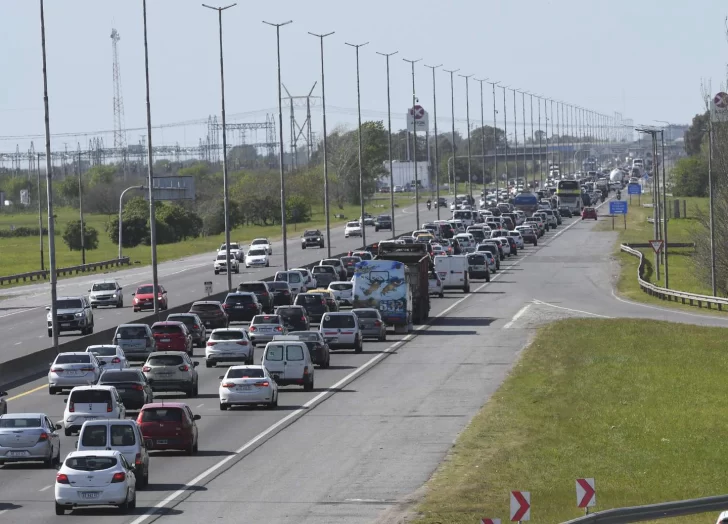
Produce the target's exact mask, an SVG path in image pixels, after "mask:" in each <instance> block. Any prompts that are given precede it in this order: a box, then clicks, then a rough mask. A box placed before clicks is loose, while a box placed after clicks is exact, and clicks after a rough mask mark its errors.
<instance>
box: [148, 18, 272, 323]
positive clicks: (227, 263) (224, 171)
mask: <svg viewBox="0 0 728 524" xmlns="http://www.w3.org/2000/svg"><path fill="white" fill-rule="evenodd" d="M236 5H237V4H231V5H228V6H226V7H211V6H209V5H206V4H202V6H203V7H207V8H208V9H212V10H214V11H217V23H218V27H219V33H220V103H221V107H222V186H223V195H224V196H223V208H224V209H223V212H224V213H225V274H226V275H227V288H228V291H230V290H232V288H233V281H232V274H231V273H232V271H231V270H230V188H229V187H228V186H229V184H228V167H227V130H226V128H225V126H226V123H225V67H224V62H223V52H222V12H223V11H225V10H226V9H230V8H231V7H234V6H236ZM278 84H279V87H278V92H279V99H280V82H279V83H278ZM279 115H280V113H279ZM278 127H279V129H282V125H279V126H278ZM281 147H282V146H281ZM150 151H151V148H150ZM150 154H151V153H150ZM282 157H283V149H282V148H281V158H282ZM149 164H150V166H151V160H150V162H149ZM150 169H151V168H150ZM149 185H150V189H149V194H150V195H151V194H152V189H151V180H150V183H149ZM282 189H283V188H281V190H282ZM150 200H151V198H150ZM281 205H282V206H283V205H284V204H281ZM285 230H286V228H285V225H284V226H283V231H284V235H285ZM285 248H286V239H285V236H284V238H283V249H284V250H285ZM155 285H156V282H155ZM154 296H155V297H156V296H157V295H156V293H155V295H154ZM156 304H157V303H156V302H155V303H154V309H155V311H156V308H157V305H156Z"/></svg>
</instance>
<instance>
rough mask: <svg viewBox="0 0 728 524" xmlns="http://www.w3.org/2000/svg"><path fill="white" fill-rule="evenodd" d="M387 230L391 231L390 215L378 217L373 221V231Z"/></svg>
mask: <svg viewBox="0 0 728 524" xmlns="http://www.w3.org/2000/svg"><path fill="white" fill-rule="evenodd" d="M380 229H387V230H389V231H392V217H391V216H390V215H379V216H378V217H377V219H376V220H375V221H374V231H379V230H380Z"/></svg>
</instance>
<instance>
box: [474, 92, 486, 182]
mask: <svg viewBox="0 0 728 524" xmlns="http://www.w3.org/2000/svg"><path fill="white" fill-rule="evenodd" d="M487 80H488V79H487V78H483V79H482V80H481V79H480V78H476V79H475V81H476V82H479V83H480V153H481V154H482V155H483V158H482V164H481V168H482V169H481V171H482V177H483V196H485V112H484V109H483V82H486V81H487Z"/></svg>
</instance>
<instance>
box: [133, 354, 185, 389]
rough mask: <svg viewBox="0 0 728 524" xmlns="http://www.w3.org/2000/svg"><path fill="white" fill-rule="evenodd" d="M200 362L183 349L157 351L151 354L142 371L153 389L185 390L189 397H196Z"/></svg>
mask: <svg viewBox="0 0 728 524" xmlns="http://www.w3.org/2000/svg"><path fill="white" fill-rule="evenodd" d="M198 364H199V362H192V360H191V359H190V357H189V355H187V353H184V352H182V351H157V352H155V353H152V354H151V355H149V358H148V359H147V361H146V362H145V363H144V367H142V373H144V376H145V377H147V381H148V382H149V385H150V386H151V388H152V391H155V392H156V391H183V392H184V393H185V394H186V395H187V396H188V397H196V396H197V392H198V391H197V390H198V384H199V378H198V375H197V365H198Z"/></svg>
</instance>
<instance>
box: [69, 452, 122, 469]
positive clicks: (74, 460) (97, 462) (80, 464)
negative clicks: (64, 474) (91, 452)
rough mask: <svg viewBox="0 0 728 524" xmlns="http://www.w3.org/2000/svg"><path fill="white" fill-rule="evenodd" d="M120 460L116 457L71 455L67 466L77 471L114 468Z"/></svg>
mask: <svg viewBox="0 0 728 524" xmlns="http://www.w3.org/2000/svg"><path fill="white" fill-rule="evenodd" d="M118 462H119V460H118V459H117V458H116V457H89V456H84V457H69V458H67V459H66V467H67V468H71V469H75V470H77V471H103V470H105V469H111V468H113V467H114V466H116V465H117V464H118Z"/></svg>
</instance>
